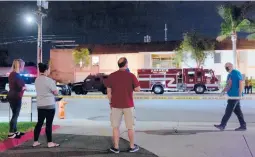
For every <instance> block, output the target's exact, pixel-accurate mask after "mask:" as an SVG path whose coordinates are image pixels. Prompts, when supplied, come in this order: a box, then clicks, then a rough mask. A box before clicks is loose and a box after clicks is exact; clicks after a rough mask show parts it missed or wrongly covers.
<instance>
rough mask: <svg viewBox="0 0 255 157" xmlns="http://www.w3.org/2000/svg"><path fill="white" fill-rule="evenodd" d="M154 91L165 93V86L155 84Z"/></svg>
mask: <svg viewBox="0 0 255 157" xmlns="http://www.w3.org/2000/svg"><path fill="white" fill-rule="evenodd" d="M152 91H153V92H154V93H155V94H163V93H164V88H163V87H162V86H160V85H157V86H154V87H153V89H152Z"/></svg>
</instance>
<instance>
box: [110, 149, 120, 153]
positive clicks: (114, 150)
mask: <svg viewBox="0 0 255 157" xmlns="http://www.w3.org/2000/svg"><path fill="white" fill-rule="evenodd" d="M109 150H110V151H111V152H113V153H116V154H118V153H120V150H119V149H116V148H114V147H112V148H110V149H109Z"/></svg>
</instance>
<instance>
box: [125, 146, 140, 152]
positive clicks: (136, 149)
mask: <svg viewBox="0 0 255 157" xmlns="http://www.w3.org/2000/svg"><path fill="white" fill-rule="evenodd" d="M138 150H139V146H138V145H135V147H134V148H129V150H128V151H129V152H130V153H135V152H137V151H138Z"/></svg>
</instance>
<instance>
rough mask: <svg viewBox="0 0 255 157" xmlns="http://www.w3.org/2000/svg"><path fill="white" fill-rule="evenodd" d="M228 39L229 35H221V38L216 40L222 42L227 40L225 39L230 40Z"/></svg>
mask: <svg viewBox="0 0 255 157" xmlns="http://www.w3.org/2000/svg"><path fill="white" fill-rule="evenodd" d="M228 37H229V35H219V36H218V37H217V38H216V40H217V41H218V42H221V41H223V40H225V39H226V38H228Z"/></svg>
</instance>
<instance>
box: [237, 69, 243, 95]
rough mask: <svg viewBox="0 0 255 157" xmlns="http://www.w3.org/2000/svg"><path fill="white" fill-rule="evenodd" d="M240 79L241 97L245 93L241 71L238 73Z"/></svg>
mask: <svg viewBox="0 0 255 157" xmlns="http://www.w3.org/2000/svg"><path fill="white" fill-rule="evenodd" d="M238 80H239V97H241V96H242V95H243V88H244V81H243V76H242V74H241V73H239V74H238Z"/></svg>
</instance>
